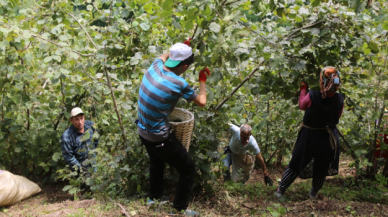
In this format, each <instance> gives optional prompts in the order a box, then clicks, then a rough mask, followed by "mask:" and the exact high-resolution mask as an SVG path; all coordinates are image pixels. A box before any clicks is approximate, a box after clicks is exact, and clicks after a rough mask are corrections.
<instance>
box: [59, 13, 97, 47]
mask: <svg viewBox="0 0 388 217" xmlns="http://www.w3.org/2000/svg"><path fill="white" fill-rule="evenodd" d="M65 13H66V14H67V15H69V16H71V17H72V18H73V19H74V20H75V21H77V23H78V24H79V25H80V26H81V27H82V29H83V30H84V32H85V33H86V35H87V36H88V38H89V40H90V42H92V44H93V45H94V47H96V48H97V50H100V47H98V46H97V44H96V43H94V41H93V39H92V37H90V35H89V33H88V32H87V31H86V29H85V27H84V26H83V25H82V24H81V23H80V22H79V21H78V20H77V18H75V16H74V15H72V14H70V13H67V12H65Z"/></svg>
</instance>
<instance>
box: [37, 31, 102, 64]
mask: <svg viewBox="0 0 388 217" xmlns="http://www.w3.org/2000/svg"><path fill="white" fill-rule="evenodd" d="M32 37H34V38H38V39H42V40H45V41H47V42H50V43H51V44H54V45H56V46H58V47H60V48H65V47H63V46H61V45H59V44H57V43H55V42H53V41H50V40H48V39H44V38H42V37H40V36H38V35H32ZM70 52H73V53H76V54H79V55H80V56H84V57H90V56H92V57H95V58H96V56H95V55H94V54H83V53H80V52H78V51H75V50H70Z"/></svg>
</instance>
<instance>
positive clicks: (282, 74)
mask: <svg viewBox="0 0 388 217" xmlns="http://www.w3.org/2000/svg"><path fill="white" fill-rule="evenodd" d="M280 75H281V76H284V77H288V76H289V75H290V72H288V71H282V72H281V73H280Z"/></svg>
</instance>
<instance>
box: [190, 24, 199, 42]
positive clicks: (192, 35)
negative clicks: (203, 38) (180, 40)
mask: <svg viewBox="0 0 388 217" xmlns="http://www.w3.org/2000/svg"><path fill="white" fill-rule="evenodd" d="M197 29H198V24H197V26H196V27H195V30H194V33H193V35H192V36H191V39H193V38H194V36H195V33H196V32H197Z"/></svg>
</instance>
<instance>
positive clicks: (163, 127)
mask: <svg viewBox="0 0 388 217" xmlns="http://www.w3.org/2000/svg"><path fill="white" fill-rule="evenodd" d="M187 43H188V42H186V43H185V44H183V43H177V44H174V45H173V46H172V47H171V48H170V53H165V54H163V55H162V56H160V57H159V58H157V59H156V60H155V61H154V62H153V63H152V64H151V66H150V67H149V68H148V70H147V71H146V72H145V74H144V76H143V80H142V82H141V85H140V90H139V99H138V118H139V119H138V120H137V121H136V123H137V127H138V132H139V136H140V140H141V142H142V144H143V145H144V146H145V148H146V150H147V152H148V155H149V158H150V168H149V169H150V177H149V200H148V204H149V205H151V204H153V203H154V202H155V200H159V201H166V200H169V198H167V197H163V179H164V167H165V163H168V164H169V165H170V166H171V167H174V168H175V169H176V170H177V171H178V173H179V181H178V186H177V188H176V192H175V198H174V202H173V207H174V208H175V209H176V210H177V211H178V212H179V213H180V212H183V213H184V215H186V216H197V215H199V214H198V212H195V211H193V210H189V209H187V207H188V205H189V200H190V195H191V190H192V187H193V183H194V177H195V164H194V162H193V160H192V159H191V157H190V156H189V155H188V153H187V151H186V148H185V147H183V145H182V144H181V143H180V142H179V141H178V140H177V138H176V137H175V136H174V135H173V134H172V133H171V128H170V124H169V121H168V119H167V116H168V115H169V114H170V113H171V112H172V111H173V110H174V107H175V105H176V103H177V102H178V100H179V98H180V97H183V98H184V99H185V100H186V101H188V102H194V103H195V104H197V105H199V106H200V107H204V106H205V105H206V85H205V82H206V77H207V75H209V74H210V72H209V70H208V69H207V68H206V69H205V70H202V71H201V72H200V73H199V85H200V87H199V94H197V93H196V92H195V91H194V90H193V89H192V88H191V87H190V85H189V84H188V83H187V81H186V80H185V79H184V78H182V77H180V76H179V75H181V74H182V73H184V72H185V71H186V70H187V69H188V68H189V66H190V65H191V64H192V63H193V62H194V54H193V53H192V50H191V47H189V46H188V44H187ZM205 72H207V73H205Z"/></svg>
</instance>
